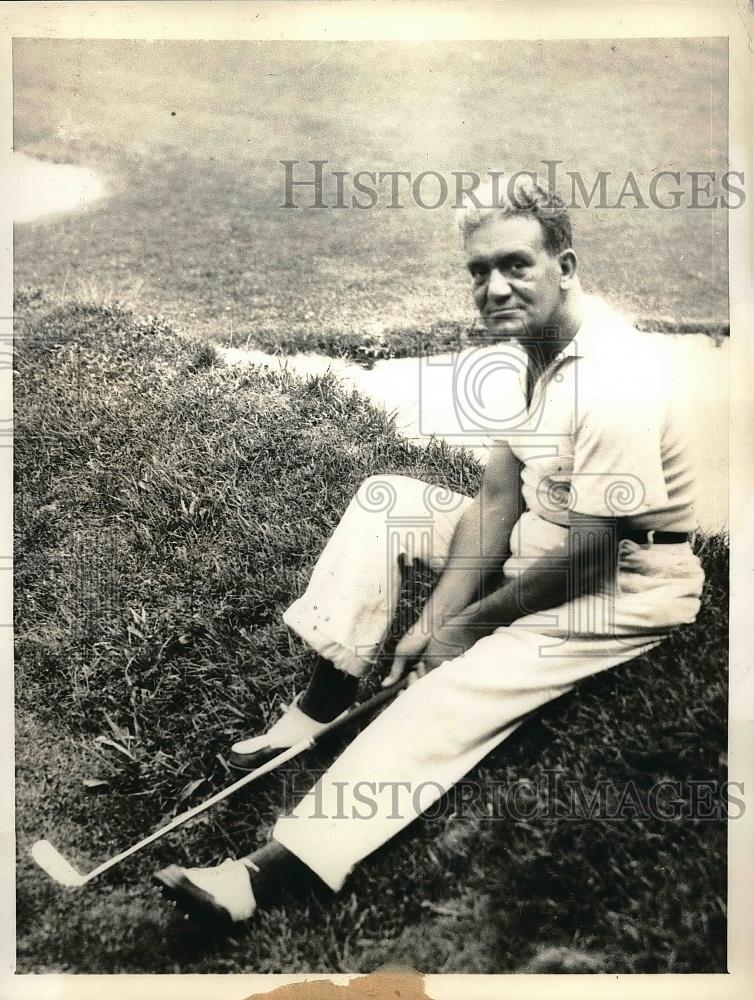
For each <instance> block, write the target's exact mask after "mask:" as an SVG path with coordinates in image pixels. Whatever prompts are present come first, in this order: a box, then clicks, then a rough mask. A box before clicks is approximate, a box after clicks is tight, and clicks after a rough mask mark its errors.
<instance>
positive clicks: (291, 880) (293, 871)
mask: <svg viewBox="0 0 754 1000" xmlns="http://www.w3.org/2000/svg"><path fill="white" fill-rule="evenodd" d="M241 860H242V861H243V862H244V864H245V865H246V866H247V868H249V872H250V878H251V888H252V891H253V893H254V899H256V901H257V906H259V907H260V908H261V909H263V910H264V909H266V908H267V907H270V906H274V905H275V904H276V903H278V902H279V901H280V897H281V896H282V895H283V893H284V892H285V890H287V889H296V888H298V887H299V886H301V884H302V882H303V883H304V884H309V885H311V884H312V882H318V881H320V880H319V879H318V878H317V876H316V875H315V874H314V872H313V871H312V870H311V868H309V867H308V866H307V865H305V864H304V862H303V861H301V860H300V859H299V858H297V857H296V855H295V854H292V853H291V852H290V851H289V850H288V848H287V847H283V845H282V844H278V842H277V841H275V840H272V841H270V843H269V844H265V846H264V847H260V848H259V850H258V851H254V853H253V854H249V855H247V856H246V857H245V858H242V859H241Z"/></svg>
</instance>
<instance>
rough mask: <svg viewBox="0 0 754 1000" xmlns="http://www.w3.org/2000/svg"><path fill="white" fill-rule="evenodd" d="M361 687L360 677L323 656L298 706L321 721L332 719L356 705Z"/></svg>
mask: <svg viewBox="0 0 754 1000" xmlns="http://www.w3.org/2000/svg"><path fill="white" fill-rule="evenodd" d="M358 687H359V680H358V678H357V677H352V676H351V674H346V673H343V671H342V670H338V668H337V667H336V666H334V664H332V663H331V662H330V660H326V659H325V658H324V657H322V656H319V657H317V662H316V664H315V666H314V671H313V672H312V676H311V679H310V680H309V686H308V687H307V689H306V691H304V693H303V695H302V697H301V700H300V701H299V703H298V707H299V708H300V709H301V711H302V712H304V713H305V714H306V715H308V716H309V717H310V718H312V719H316V721H317V722H332V720H333V719H335V718H336V717H337V716H339V715H340V714H341V712H344V711H345V710H346V709H347V708H350V707H351V705H353V703H354V701H355V699H356V692H357V690H358Z"/></svg>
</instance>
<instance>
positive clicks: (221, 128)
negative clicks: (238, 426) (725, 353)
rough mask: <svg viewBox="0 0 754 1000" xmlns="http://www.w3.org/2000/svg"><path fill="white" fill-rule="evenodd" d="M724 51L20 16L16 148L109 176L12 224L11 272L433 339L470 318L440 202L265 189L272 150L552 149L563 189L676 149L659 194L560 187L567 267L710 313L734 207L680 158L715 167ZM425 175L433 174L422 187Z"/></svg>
mask: <svg viewBox="0 0 754 1000" xmlns="http://www.w3.org/2000/svg"><path fill="white" fill-rule="evenodd" d="M726 60H727V49H726V46H725V40H724V39H715V38H712V39H704V38H688V39H635V40H628V39H626V40H617V39H616V40H613V41H610V40H605V41H598V40H594V41H591V42H585V41H578V40H574V41H560V42H550V43H541V42H508V43H501V42H464V43H460V44H453V43H426V44H390V45H386V44H375V43H370V42H363V43H362V42H358V43H332V44H330V43H319V42H316V43H312V42H299V43H285V44H282V43H281V44H276V43H258V44H255V43H238V44H236V43H227V42H226V43H217V42H216V43H207V42H196V43H180V44H175V43H169V42H165V43H163V42H154V43H151V44H147V43H144V42H125V41H95V40H92V39H87V40H85V41H75V40H74V41H71V40H68V41H66V40H53V39H16V40H15V41H14V111H15V114H14V145H15V148H17V149H21V150H23V151H25V152H27V153H30V154H32V155H36V156H41V157H44V158H47V159H51V160H54V161H62V162H73V163H82V164H86V165H88V166H91V167H93V168H94V169H96V170H98V171H101V172H102V173H103V174H104V175H105V177H106V180H107V183H108V186H109V189H110V191H111V195H110V197H108V198H106V199H104V200H103V201H101V202H99V203H96V204H93V205H91V206H89V207H88V208H87V210H86V211H84V212H82V213H77V214H73V215H68V216H60V217H58V218H55V219H46V220H40V221H39V222H35V223H30V224H27V225H24V226H20V227H18V228H17V231H16V236H15V246H14V255H15V265H16V271H17V282H18V284H23V285H25V284H35V285H38V286H40V287H42V288H44V289H45V290H47V291H49V292H55V293H57V294H71V293H74V294H79V293H82V292H84V293H85V294H86V295H87V297H90V298H93V299H95V300H96V299H99V300H100V301H112V300H121V301H124V302H129V303H132V304H133V307H134V309H135V311H136V312H137V313H139V314H140V315H141V314H149V313H160V314H162V315H164V316H166V317H167V318H168V319H169V321H170V322H171V324H172V325H173V326H174V327H175V328H177V329H179V330H181V331H186V332H188V333H190V334H192V335H201V336H213V337H217V338H219V339H221V340H222V341H223V342H224V343H228V342H229V341H231V339H232V342H233V344H234V345H235V346H239V345H240V344H243V343H246V342H247V340H250V342H251V343H252V344H253V345H256V346H259V347H262V348H265V349H272V350H276V349H289V348H291V347H293V346H302V347H305V348H315V349H320V350H326V351H328V352H331V351H333V350H337V348H338V345H339V343H340V342H341V341H343V340H345V339H347V338H349V337H355V336H359V337H362V336H374V335H375V333H380V332H382V331H386V332H387V333H388V334H390V332H391V331H399V333H400V335H401V336H403V335H405V333H406V332H407V331H408V332H413V333H414V334H416V333H417V332H418V333H420V334H422V335H423V336H424V340H425V342H426V341H428V340H430V339H431V338H432V336H433V335H434V334H435V333H436V332H439V333H440V334H443V331H445V332H446V333H447V332H448V330H449V331H450V332H451V333H453V334H457V332H458V330H460V329H464V328H466V327H467V326H469V325H470V324H471V323H472V322H473V321H474V309H473V305H472V302H471V297H470V295H469V292H468V288H467V283H466V280H465V278H464V275H463V268H462V264H463V261H462V257H461V254H460V248H459V245H458V241H457V239H456V234H455V233H454V231H453V229H454V227H453V223H452V220H451V218H450V216H451V215H452V213H451V212H450V210H449V208H448V207H447V206H446V207H443V208H440V209H438V210H436V211H433V210H425V209H422V208H420V207H416V206H415V205H414V204H413V202H412V201H411V199H410V198H408V199H407V198H403V197H402V199H401V200H402V203H403V204H404V205H405V207H404V208H402V209H396V208H389V207H387V205H388V203H389V200H390V199H389V196H388V193H389V186H390V182H389V181H386V182H384V183H383V185H382V186H381V190H383V191H384V192H385V197H383V198H382V200H381V202H380V206H379V207H377V208H375V209H373V210H361V211H360V210H358V209H352V208H347V209H345V210H340V209H321V210H319V209H308V208H305V207H302V208H300V209H281V208H280V207H279V206H280V205H281V204H282V203H283V200H284V185H283V177H284V175H283V167H282V166H281V165H280V162H279V161H281V160H298V161H302V162H305V161H309V160H314V159H319V160H326V161H328V165H327V170H343V171H346V172H350V173H351V174H353V173H355V172H357V171H359V170H368V171H383V172H384V171H395V170H402V171H410V172H411V174H412V176H413V177H416V176H417V175H418V174H420V173H421V172H422V171H425V170H436V171H439V172H440V173H442V174H443V175H444V176H447V177H448V178H450V172H451V171H462V170H469V171H476V172H478V173H480V174H484V173H486V172H487V171H489V170H501V171H503V172H504V173H505V175H506V178H507V177H509V176H510V174H511V173H512V172H513V171H516V170H520V169H530V170H535V171H537V172H538V174H539V175H540V177H541V178H542V179H544V171H545V169H546V168H545V167H544V166H543V160H545V159H549V160H557V161H560V165H559V167H558V177H559V178H560V181H561V183H560V187H561V191H562V193H563V194H564V196H565V197H566V198H568V199H570V181H569V178H568V176H567V173H566V172H567V171H578V172H580V174H581V175H583V178H584V183H585V185H586V187H587V190H590V189H591V187H592V185H593V184H594V182H595V178H596V176H597V174H598V172H599V171H608V172H610V175H611V176H610V178H609V191H610V193H609V196H608V199H607V203H608V205H614V204H615V203H616V201H617V200H618V195H619V193H620V189H621V186H622V183H623V179H624V178H625V177H626V175H627V173H628V172H629V171H633V173H634V175H635V177H636V178H637V182H638V184H639V186H640V189H641V190H642V191H643V192H644V197H645V200H648V194H647V191H648V185H649V182H650V178H651V177H652V175H653V173H655V172H656V171H658V170H660V169H663V168H664V169H668V170H677V171H680V172H681V174H682V175H683V178H682V183H681V185H680V186H681V188H682V189H683V190H684V191H685V192H686V196H685V198H684V201H683V205H682V207H680V208H678V209H676V210H665V209H661V208H658V207H655V206H653V205H650V206H649V207H647V208H638V207H635V205H636V202H635V199H632V198H630V197H629V198H627V199H625V200H624V201H623V203H622V204H623V207H622V208H618V209H612V208H598V207H595V205H594V204H593V205H592V207H591V208H582V207H577V208H576V209H574V212H573V217H574V225H575V234H576V235H575V241H576V242H575V247H576V250H577V253H578V255H579V259H580V262H581V268H582V275H583V280H584V282H585V284H586V287H587V290H588V291H593V292H597V293H599V294H601V295H603V296H605V297H607V298H608V299H610V300H611V301H614V302H615V303H616V304H617V305H618V306H620V307H622V308H625V309H627V310H628V311H630V312H633V313H635V314H636V315H637V316H638V317H639V318H640V319H648V318H652V322H653V325H656V323H657V318H658V317H659V318H662V317H665V318H667V319H668V320H669V321H670V324H671V325H672V324H677V323H679V322H681V323H686V322H688V321H690V320H695V321H700V322H702V323H704V325H705V326H704V328H705V329H707V330H712V329H716V328H720V327H722V326H724V325H725V324H726V323H727V318H728V317H727V279H726V275H727V214H726V213H725V212H723V211H720V210H718V211H711V210H707V209H703V208H690V207H688V204H689V192H690V184H691V182H690V179H689V176H688V172H689V171H703V170H707V171H713V172H716V174H717V176H718V177H719V176H720V174H721V173H722V172H723V171H724V170H725V169H726V156H727V148H728V140H727V132H726V122H727V86H728V84H727V65H726ZM660 94H661V96H660ZM307 170H308V171H309V174H310V172H311V168H310V167H309V168H307V167H305V166H301V165H300V166H299V167H297V168H296V171H297V173H296V176H297V177H301V176H304V177H306V176H309V174H307ZM451 183H452V178H451ZM402 184H403V185H404V186H405V182H402ZM673 186H674V182H673V180H672V179H670V180H668V179H667V178H666V179H665V181H664V182H663V184H661V186H660V188H659V191H660V193H661V196H662V197H663V198H664V200H665V201H666V203H668V204H670V203H671V201H670V199H669V198H667V197H666V196H665V192H666V191H667V190H668V188H672V187H673ZM329 187H333V184H332V183H331V184H330V185H329ZM351 190H352V188H351V187H350V182H349V186H348V188H347V195H346V203H347V204H350V193H351ZM401 190H403V187H402V188H401ZM310 191H311V189H306V188H303V189H297V195H296V201H297V203H299V204H301V205H302V206H308V205H310V204H311V203H312V198H311V194H310ZM432 196H433V189H432V188H431V182H430V183H429V184H428V186H427V188H426V189H425V193H424V199H425V203H429V204H431V201H430V199H431V198H432ZM326 200H327V202H328V203H331V204H332V203H334V200H335V199H334V196H328V197H327V199H326ZM360 200H361V201H362V202H363V201H364V199H363V198H361V199H360ZM698 200H699V202H700V203H702V204H704V203H707V202H708V201H709V199H708V198H707V197H704V196H702V197H700V198H699V199H698ZM595 201H596V199H595ZM744 210H745V209H744ZM438 323H440V324H443V327H442V329H440V330H439V331H438V330H437V328H436V324H438Z"/></svg>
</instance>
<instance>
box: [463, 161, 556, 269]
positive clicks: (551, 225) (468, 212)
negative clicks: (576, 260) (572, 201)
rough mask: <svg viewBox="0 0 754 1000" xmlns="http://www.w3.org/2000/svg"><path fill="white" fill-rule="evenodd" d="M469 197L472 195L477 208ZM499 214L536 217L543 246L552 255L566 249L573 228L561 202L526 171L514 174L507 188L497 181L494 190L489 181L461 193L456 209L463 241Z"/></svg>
mask: <svg viewBox="0 0 754 1000" xmlns="http://www.w3.org/2000/svg"><path fill="white" fill-rule="evenodd" d="M473 198H476V200H477V201H478V202H479V203H480V205H481V206H482V207H481V208H480V207H478V206H477V205H476V204H475V202H474V201H473V200H472V199H473ZM495 199H497V200H495ZM500 215H503V216H507V215H528V216H529V217H530V218H532V219H536V220H537V222H538V223H539V224H540V226H541V227H542V231H543V233H544V238H545V247H546V249H547V251H548V253H550V254H552V255H553V256H554V255H555V254H559V253H560V252H561V251H562V250H568V249H570V247H571V245H572V240H573V230H572V227H571V219H570V216H569V215H568V211H567V209H566V206H565V202H564V201H563V199H562V198H559V197H558V195H557V194H555V192H554V191H546V190H545V189H544V188H543V187H540V185H539V184H537V182H536V181H535V180H534V179H533V177H531V175H529V174H521V175H520V176H519V177H517V178H516V180H515V182H514V184H513V185H512V187H511V185H510V184H509V185H508V186H507V187H506V185H505V184H502V183H501V184H499V190H498V191H497V192H496V191H495V190H494V188H493V186H492V184H491V183H490V184H488V185H486V186H485V187H483V188H480V189H478V190H477V191H475V192H473V195H472V194H466V195H464V199H463V203H462V205H461V208H460V209H459V210H458V226H459V228H460V230H461V232H462V234H463V239H464V242H465V241H466V240H467V239H468V237H469V236H470V235H471V233H473V232H475V230H477V229H479V228H480V227H481V226H482V225H484V223H485V222H486V221H487V219H492V218H495V217H496V216H500Z"/></svg>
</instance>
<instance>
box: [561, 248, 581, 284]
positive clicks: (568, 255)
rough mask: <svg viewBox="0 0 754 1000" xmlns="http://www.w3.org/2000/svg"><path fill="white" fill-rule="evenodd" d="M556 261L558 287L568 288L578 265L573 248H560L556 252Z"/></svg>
mask: <svg viewBox="0 0 754 1000" xmlns="http://www.w3.org/2000/svg"><path fill="white" fill-rule="evenodd" d="M558 263H559V265H560V287H561V288H570V287H571V285H572V284H573V279H574V278H575V277H576V268H577V267H578V266H579V261H578V258H577V256H576V254H575V253H574V252H573V250H570V249H569V250H561V252H560V253H559V254H558Z"/></svg>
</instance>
